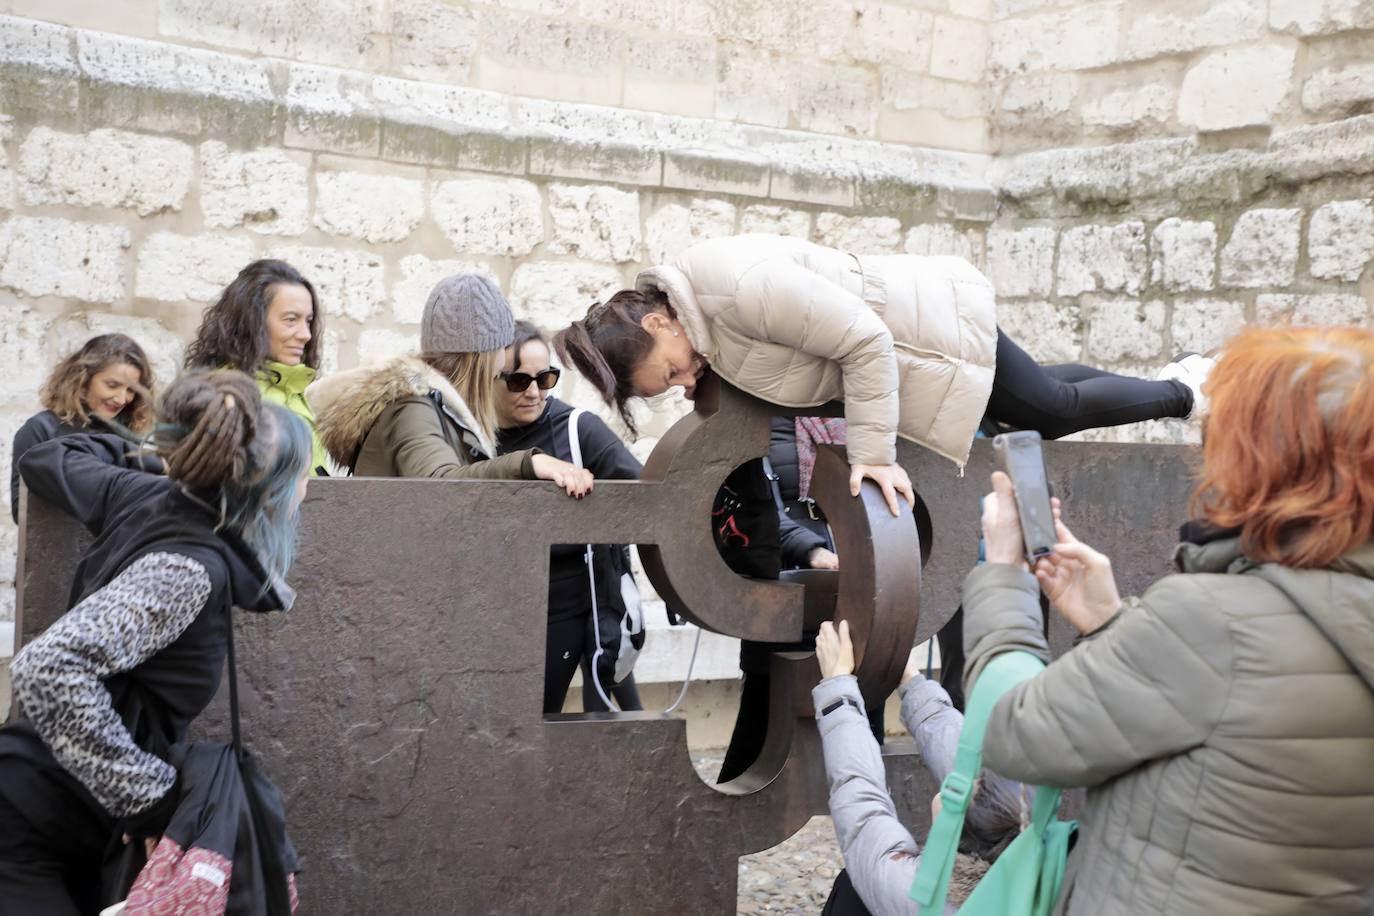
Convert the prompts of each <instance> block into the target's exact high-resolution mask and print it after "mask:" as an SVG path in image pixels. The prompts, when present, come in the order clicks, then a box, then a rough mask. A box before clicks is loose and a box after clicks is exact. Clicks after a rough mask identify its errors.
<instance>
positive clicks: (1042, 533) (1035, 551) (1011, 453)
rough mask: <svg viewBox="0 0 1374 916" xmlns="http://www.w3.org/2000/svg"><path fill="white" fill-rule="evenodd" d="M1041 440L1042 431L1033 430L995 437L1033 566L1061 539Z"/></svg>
mask: <svg viewBox="0 0 1374 916" xmlns="http://www.w3.org/2000/svg"><path fill="white" fill-rule="evenodd" d="M1040 441H1041V440H1040V434H1039V433H1037V432H1035V431H1034V430H1025V431H1020V432H1014V433H1002V434H1001V435H998V436H994V437H993V439H992V451H993V454H994V455H995V456H996V459H997V468H998V470H1000V471H1002V472H1003V473H1005V474H1006V475H1007V476H1008V477H1010V478H1011V485H1012V488H1013V490H1014V491H1015V494H1016V512H1017V515H1019V516H1020V519H1021V539H1022V542H1023V543H1024V544H1025V552H1026V562H1027V563H1029V564H1030V565H1031V566H1032V567H1033V566H1035V561H1036V560H1038V559H1039V558H1041V557H1044V556H1048V555H1049V554H1051V553H1053V552H1054V545H1055V543H1056V542H1057V541H1058V540H1059V538H1058V537H1057V535H1056V534H1055V530H1054V510H1053V508H1052V507H1051V506H1050V484H1049V478H1048V476H1047V475H1046V473H1045V456H1044V453H1043V452H1042V451H1041V448H1040Z"/></svg>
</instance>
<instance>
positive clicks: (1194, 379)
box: [1155, 353, 1217, 420]
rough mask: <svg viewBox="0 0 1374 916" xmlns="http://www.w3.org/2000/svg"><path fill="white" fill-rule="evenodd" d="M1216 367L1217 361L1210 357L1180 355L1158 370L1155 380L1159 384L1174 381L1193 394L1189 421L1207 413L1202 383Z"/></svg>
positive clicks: (1196, 354) (1198, 354) (1188, 354)
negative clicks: (1168, 380) (1185, 386)
mask: <svg viewBox="0 0 1374 916" xmlns="http://www.w3.org/2000/svg"><path fill="white" fill-rule="evenodd" d="M1216 365H1217V361H1216V360H1215V359H1212V358H1211V357H1210V356H1203V355H1202V354H1201V353H1181V354H1179V356H1178V358H1177V359H1175V360H1174V361H1173V362H1171V363H1169V365H1167V366H1165V367H1164V368H1163V369H1160V370H1159V374H1158V375H1156V376H1155V379H1156V380H1157V381H1161V382H1162V381H1165V380H1167V379H1175V380H1177V381H1180V382H1182V383H1183V384H1185V385H1187V386H1188V390H1190V391H1192V392H1193V409H1192V411H1190V412H1189V414H1188V417H1187V419H1190V420H1191V419H1192V418H1194V417H1200V416H1202V415H1203V414H1205V413H1206V412H1207V396H1206V395H1204V394H1203V393H1202V383H1203V382H1205V381H1207V376H1208V375H1210V374H1211V373H1212V370H1213V369H1214V368H1216Z"/></svg>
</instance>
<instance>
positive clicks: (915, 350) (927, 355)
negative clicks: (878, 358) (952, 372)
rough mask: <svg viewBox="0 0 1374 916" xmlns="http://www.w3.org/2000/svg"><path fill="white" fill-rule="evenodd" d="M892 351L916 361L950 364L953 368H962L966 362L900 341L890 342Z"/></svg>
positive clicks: (956, 357) (937, 351)
mask: <svg viewBox="0 0 1374 916" xmlns="http://www.w3.org/2000/svg"><path fill="white" fill-rule="evenodd" d="M892 349H893V350H895V351H897V352H898V353H904V354H906V355H907V356H912V357H915V358H916V359H924V360H929V361H931V362H938V363H950V364H952V365H955V366H962V365H963V364H964V363H965V362H967V360H964V359H961V358H960V357H958V356H950V355H949V354H948V353H941V352H940V351H939V350H928V349H926V348H924V347H916V346H912V345H911V344H909V343H903V342H902V341H900V340H894V341H892Z"/></svg>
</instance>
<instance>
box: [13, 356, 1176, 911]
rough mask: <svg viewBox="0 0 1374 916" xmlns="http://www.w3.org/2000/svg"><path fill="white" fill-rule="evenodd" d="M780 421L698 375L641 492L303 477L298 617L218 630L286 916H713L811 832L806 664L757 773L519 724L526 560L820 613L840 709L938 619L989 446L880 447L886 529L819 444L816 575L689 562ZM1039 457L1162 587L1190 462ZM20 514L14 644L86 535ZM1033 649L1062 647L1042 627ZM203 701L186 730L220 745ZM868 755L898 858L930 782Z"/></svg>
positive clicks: (618, 486)
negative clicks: (759, 869)
mask: <svg viewBox="0 0 1374 916" xmlns="http://www.w3.org/2000/svg"><path fill="white" fill-rule="evenodd" d="M838 409H839V405H829V407H828V408H826V409H825V411H819V410H815V409H813V410H807V411H803V412H806V413H817V412H828V413H831V414H834V413H836V412H838ZM797 412H798V411H791V410H781V409H779V408H777V407H775V406H773V405H769V404H765V403H763V402H761V401H758V400H755V399H753V398H751V397H749V396H747V395H744V394H742V393H740V392H738V391H736V390H735V389H733V388H730V387H729V386H727V385H723V384H714V383H704V384H703V386H702V388H701V391H700V397H699V399H698V402H697V405H696V410H695V411H694V412H693V413H691V414H689V415H687V416H686V417H684V418H683V419H682V420H680V421H679V422H678V423H677V424H676V425H674V427H673V428H672V429H671V430H670V431H669V432H668V434H667V435H665V436H664V437H663V438H662V439H661V440H660V442H659V443H658V445H657V447H656V448H655V449H654V451H653V453H652V454H651V455H650V457H649V460H648V462H647V463H646V466H645V471H644V476H643V479H642V480H641V481H638V482H613V481H606V482H598V483H597V486H596V489H595V491H594V492H593V493H592V495H591V496H589V497H588V498H586V499H584V500H581V501H578V500H572V499H569V498H568V497H567V496H566V495H564V494H563V493H562V491H560V490H558V489H557V488H555V487H554V486H552V485H550V484H547V483H543V482H535V481H433V480H392V479H361V478H360V479H343V480H340V479H320V480H315V481H312V482H311V484H310V490H309V495H308V497H307V499H306V502H305V504H304V506H303V509H302V514H301V531H300V549H299V554H298V559H297V561H296V565H295V568H294V569H293V571H292V574H291V581H292V584H293V585H294V586H295V587H296V589H297V591H298V597H297V600H296V604H295V607H294V608H293V609H292V610H291V611H290V612H289V613H287V614H271V615H253V614H240V615H238V617H239V619H238V621H237V624H236V633H237V640H238V657H239V669H240V670H239V683H240V693H241V703H242V707H243V717H244V727H245V737H246V739H247V740H248V743H249V744H250V745H251V746H252V747H253V749H254V750H255V751H256V753H257V754H258V755H259V757H260V759H261V760H262V761H263V763H264V766H265V768H266V770H267V772H268V773H269V774H270V775H271V776H272V778H273V780H274V781H275V782H276V783H277V785H278V786H280V788H281V790H282V792H283V795H284V797H285V799H286V803H287V811H288V823H289V827H290V831H291V835H292V838H293V840H294V842H295V844H296V846H297V848H298V849H299V851H300V854H301V860H302V865H303V869H304V870H303V872H302V874H301V875H300V882H299V883H300V891H301V900H302V903H301V908H300V911H299V912H300V913H301V914H303V916H309V914H331V916H332V914H342V913H359V914H364V913H365V914H373V913H426V914H428V913H454V914H458V913H462V914H476V913H512V914H526V913H560V914H598V916H601V914H621V913H624V914H640V913H646V914H647V913H655V914H657V913H664V914H679V913H681V914H698V913H699V914H724V913H733V912H734V911H735V905H736V903H735V900H736V876H737V860H738V858H739V856H741V855H745V854H748V853H752V852H756V851H759V850H763V849H767V848H769V847H771V846H774V845H776V844H778V843H780V842H782V841H783V840H785V839H786V838H787V837H789V836H791V835H792V834H793V833H795V832H796V831H797V830H798V829H800V828H801V827H802V826H803V825H804V824H805V823H806V821H807V820H808V819H809V818H810V817H811V816H813V815H817V814H824V813H825V812H826V798H827V790H826V784H825V777H824V768H823V764H822V759H821V750H820V739H819V736H818V734H817V732H816V728H815V725H814V723H813V721H812V720H811V717H812V709H811V698H810V688H811V687H812V686H814V684H815V683H816V680H817V679H818V677H819V674H818V669H817V667H816V663H815V659H814V656H813V655H811V654H809V653H785V654H776V655H774V656H773V661H772V674H773V677H772V681H771V683H772V687H771V690H772V695H771V696H772V704H771V708H770V719H769V724H768V733H767V736H766V740H765V747H764V751H763V753H762V755H761V756H760V758H759V760H758V761H757V762H756V763H755V765H754V766H753V767H752V768H751V769H750V770H749V771H747V772H746V773H745V774H744V775H742V776H741V777H739V778H738V779H736V780H734V781H732V782H731V783H729V784H726V785H723V786H712V785H708V784H707V783H705V782H703V781H702V779H701V778H700V777H698V775H697V773H696V771H695V770H694V769H693V767H692V764H691V760H690V756H689V752H688V747H687V731H686V721H685V720H684V719H683V718H681V717H680V716H666V715H662V714H659V713H655V712H643V713H624V714H585V715H554V716H545V715H543V713H542V712H541V706H542V690H543V677H544V634H545V629H546V623H547V615H546V606H547V599H548V581H547V576H548V562H549V547H550V545H553V544H563V543H584V542H590V543H632V544H638V545H640V552H641V556H642V558H643V561H644V565H645V568H646V571H647V572H648V574H649V576H650V579H651V581H652V582H653V584H654V587H655V588H656V589H657V591H658V593H659V594H660V596H661V597H663V599H664V600H665V601H666V602H667V603H668V604H669V606H670V607H672V608H673V609H674V610H675V611H677V612H679V613H681V614H682V615H683V616H685V617H687V618H688V619H689V620H691V621H693V622H695V623H697V624H699V625H701V626H703V627H705V628H707V629H710V630H713V631H715V632H719V633H725V634H728V635H732V636H738V637H743V638H748V639H754V640H763V641H771V642H788V641H796V640H797V639H798V638H799V637H800V636H801V633H802V629H803V625H804V623H805V624H808V625H809V626H810V627H812V628H814V627H815V626H816V625H818V623H819V621H820V620H822V619H825V618H827V617H830V616H832V615H837V616H838V617H840V618H842V619H847V620H849V621H850V625H851V629H852V632H853V633H854V636H855V640H856V657H857V660H858V670H857V672H856V673H857V675H858V677H859V681H860V687H861V690H862V692H863V694H864V697H865V699H866V700H867V701H868V702H869V703H874V702H882V700H883V698H884V697H885V696H887V695H888V694H889V693H890V692H891V691H892V689H893V688H894V687H895V686H896V684H897V680H898V677H899V676H900V673H901V670H902V667H903V665H904V664H905V661H906V658H907V655H908V652H909V649H910V647H911V646H912V645H913V643H915V642H918V641H920V640H923V639H925V638H927V637H930V636H931V635H933V634H934V633H935V631H936V630H938V629H939V627H940V626H941V625H942V624H943V623H944V622H945V621H946V620H948V619H949V617H950V615H952V614H953V612H954V610H955V608H956V607H957V605H958V602H959V597H958V596H959V588H960V584H961V582H962V579H963V576H964V574H965V573H966V572H967V571H968V570H969V569H970V568H971V567H972V565H973V563H974V562H975V560H976V558H977V551H978V528H979V502H978V501H979V497H980V496H982V495H983V493H985V492H986V491H987V489H988V482H987V481H988V474H989V473H990V472H991V470H992V454H991V450H990V449H989V448H987V445H988V443H986V442H979V443H976V444H975V448H974V452H973V457H972V459H971V461H970V464H969V466H968V469H967V473H966V474H965V475H964V476H962V477H961V476H960V475H959V474H958V472H957V470H956V468H955V467H954V466H953V465H952V464H950V463H949V462H948V461H946V460H944V459H942V458H938V457H936V456H934V455H932V454H930V453H928V452H925V451H924V450H923V449H920V448H919V447H917V446H915V445H912V444H911V443H907V442H902V443H900V447H899V451H898V454H899V461H900V462H901V463H902V464H903V465H904V466H905V467H906V468H907V469H908V471H909V472H910V474H911V477H912V480H913V481H914V483H915V485H916V488H917V490H918V493H919V496H920V501H921V502H922V503H923V506H922V507H920V508H919V509H918V511H917V513H915V515H914V516H913V514H908V513H904V514H903V516H902V517H901V518H893V517H892V516H891V515H890V514H889V513H888V511H887V509H886V506H885V505H884V503H883V501H882V499H881V496H880V495H879V494H878V491H877V489H876V487H874V486H873V485H872V484H871V483H869V484H866V485H865V487H864V491H863V494H862V496H861V498H860V499H857V500H856V499H853V498H851V497H850V496H849V491H848V465H847V463H846V462H845V459H844V456H843V452H842V451H840V450H836V449H832V448H830V447H825V448H823V449H822V450H821V452H820V454H819V456H818V459H817V465H816V471H815V483H814V484H813V488H814V490H815V494H814V495H815V496H816V498H817V501H818V502H819V503H820V505H821V508H822V509H823V510H824V512H825V513H826V515H827V516H828V518H829V519H830V521H831V524H832V527H833V530H834V533H835V538H836V543H837V547H838V553H839V555H840V557H841V567H842V569H841V572H839V573H838V574H837V573H824V572H817V571H811V572H806V573H799V574H792V575H790V576H786V577H785V579H790V580H791V581H777V582H770V581H760V580H751V579H745V578H742V577H740V576H737V575H735V574H734V573H733V572H731V571H730V570H729V568H728V567H726V566H725V564H724V562H723V561H722V560H721V559H720V557H719V556H718V554H717V553H716V551H715V548H714V545H713V543H712V539H711V535H710V529H709V516H710V509H711V502H712V498H713V495H714V494H715V492H716V490H717V489H718V488H719V486H720V484H721V483H722V482H723V481H724V479H725V477H726V475H728V474H729V473H730V471H731V470H733V469H734V468H735V467H737V466H739V465H740V464H742V463H744V462H745V461H747V460H750V459H752V458H755V457H757V456H760V455H763V454H765V452H766V450H767V447H768V428H769V419H770V417H771V416H772V415H774V414H779V413H783V414H789V413H797ZM1045 451H1046V456H1047V459H1048V462H1049V466H1050V477H1051V481H1052V484H1053V486H1054V487H1055V490H1056V492H1057V494H1058V495H1060V496H1061V497H1063V498H1064V500H1065V505H1066V509H1065V511H1066V516H1067V518H1068V519H1069V520H1070V522H1071V524H1072V525H1073V527H1074V529H1075V533H1077V534H1078V535H1079V537H1081V538H1083V539H1084V540H1086V541H1088V542H1090V543H1093V544H1094V545H1095V546H1097V547H1098V548H1099V549H1102V550H1104V551H1105V552H1106V553H1108V555H1110V556H1111V557H1112V558H1113V560H1114V563H1115V566H1116V570H1117V576H1118V579H1119V581H1120V583H1121V585H1122V590H1123V594H1126V593H1131V592H1133V591H1139V590H1141V589H1143V588H1144V586H1146V585H1147V584H1148V583H1149V582H1150V581H1151V580H1152V579H1154V578H1157V577H1158V576H1160V575H1161V574H1163V573H1165V572H1167V571H1168V565H1169V557H1170V552H1171V547H1172V544H1173V541H1174V536H1173V533H1174V530H1175V528H1176V525H1177V524H1178V523H1179V522H1180V521H1181V520H1182V519H1183V518H1184V512H1185V508H1186V502H1187V496H1188V487H1189V479H1188V478H1189V463H1190V461H1191V460H1192V450H1190V449H1187V448H1181V447H1169V446H1115V445H1087V444H1063V445H1056V444H1049V445H1047V446H1046V450H1045ZM24 505H25V506H26V509H25V513H24V515H23V516H22V522H21V531H20V553H19V562H20V568H19V576H18V579H19V595H18V603H19V619H18V621H17V623H18V626H17V630H18V632H19V634H20V637H19V638H20V640H21V643H22V641H25V640H29V639H32V638H34V636H35V635H37V634H38V633H39V632H41V630H42V629H43V627H45V626H46V625H47V624H48V623H50V622H51V621H52V620H53V619H54V618H55V617H56V616H57V614H58V613H60V612H61V609H62V608H63V607H65V602H66V596H67V593H68V589H69V587H70V583H71V577H72V573H73V569H74V567H75V564H76V560H77V558H78V556H79V553H80V550H81V549H82V548H83V547H84V545H85V544H86V543H87V541H88V538H87V537H86V535H85V533H84V532H83V531H82V530H81V529H80V526H79V525H78V524H77V523H76V522H75V521H73V520H71V519H69V518H66V517H65V516H63V515H61V514H60V513H58V512H56V511H55V510H53V509H52V508H51V507H48V506H46V505H44V504H42V502H41V500H38V499H32V500H27V501H26V503H25V504H24ZM918 531H919V534H918ZM925 554H928V556H929V563H928V565H927V566H926V567H925V570H924V572H923V571H922V564H921V557H922V556H923V555H925ZM918 609H919V614H918ZM1052 636H1053V641H1054V644H1055V647H1056V650H1057V651H1063V650H1064V649H1065V648H1066V647H1067V645H1068V643H1069V639H1068V634H1067V633H1066V632H1065V629H1064V628H1063V627H1062V626H1056V627H1054V628H1053V629H1052ZM222 693H223V691H222ZM225 705H226V704H225V703H224V697H223V696H221V697H220V698H219V700H217V702H216V704H215V705H214V706H212V707H211V709H210V710H208V711H207V712H206V714H205V715H203V716H202V717H201V720H200V722H199V723H198V724H197V727H196V735H195V736H196V737H198V738H202V739H206V740H226V739H227V735H228V725H227V722H226V712H225ZM884 754H885V758H886V760H887V762H888V769H889V784H890V786H891V788H892V791H893V794H894V797H895V798H896V800H897V803H898V808H899V811H900V812H901V814H902V816H903V817H904V818H905V819H906V822H907V823H908V824H909V825H910V826H911V828H912V830H913V832H914V833H915V834H916V835H917V836H918V837H919V836H923V835H924V831H925V830H926V828H927V827H928V819H929V808H928V802H929V798H930V796H931V795H932V794H934V792H935V790H936V786H935V785H934V783H933V781H932V780H931V778H930V777H929V774H928V773H927V772H926V771H925V769H924V768H923V767H922V766H921V765H920V761H919V758H918V757H917V756H916V754H915V751H914V746H913V745H912V743H911V742H910V741H905V742H902V741H891V740H889V743H888V746H887V747H886V748H885V749H884Z"/></svg>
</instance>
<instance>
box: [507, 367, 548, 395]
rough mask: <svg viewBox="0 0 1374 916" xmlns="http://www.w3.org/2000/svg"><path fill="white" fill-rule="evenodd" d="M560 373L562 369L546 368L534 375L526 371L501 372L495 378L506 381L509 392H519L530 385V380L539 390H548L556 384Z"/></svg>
mask: <svg viewBox="0 0 1374 916" xmlns="http://www.w3.org/2000/svg"><path fill="white" fill-rule="evenodd" d="M562 374H563V370H562V369H555V368H548V369H545V370H544V371H543V372H540V373H538V374H536V375H530V374H529V373H528V372H502V373H501V374H500V375H499V376H497V378H499V379H501V381H503V382H505V383H506V390H507V391H509V392H510V393H511V394H519V393H520V392H522V391H524V390H525V389H526V388H528V387H530V382H534V383H535V384H536V385H538V386H539V390H540V391H548V390H549V389H550V388H552V387H553V386H554V385H557V384H558V377H559V376H560V375H562Z"/></svg>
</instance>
